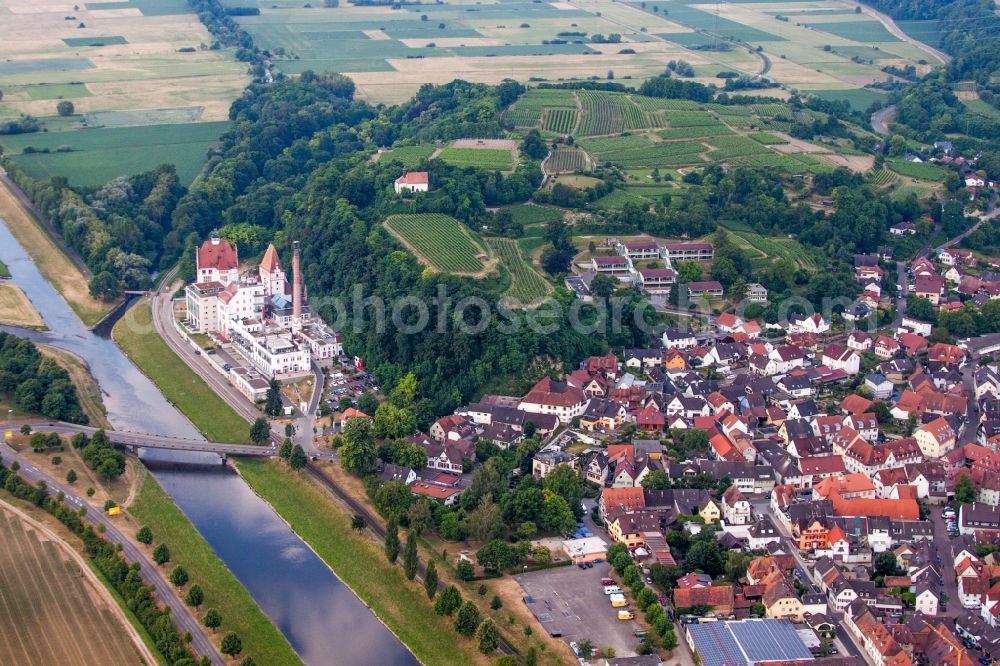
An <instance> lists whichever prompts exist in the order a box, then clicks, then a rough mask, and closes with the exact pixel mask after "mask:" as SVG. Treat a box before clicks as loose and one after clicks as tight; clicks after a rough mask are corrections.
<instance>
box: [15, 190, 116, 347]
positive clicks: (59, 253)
mask: <svg viewBox="0 0 1000 666" xmlns="http://www.w3.org/2000/svg"><path fill="white" fill-rule="evenodd" d="M0 218H3V219H4V221H5V222H6V223H7V228H8V229H10V233H11V234H12V235H13V236H14V238H16V239H17V241H18V243H20V244H21V247H23V248H24V249H25V251H27V252H28V254H30V255H31V258H32V260H33V261H34V262H35V265H36V266H38V270H39V271H40V272H41V273H42V275H44V276H45V278H46V279H47V280H48V281H49V282H50V283H51V284H52V286H54V287H55V288H56V291H58V292H59V293H60V294H62V297H63V298H64V299H66V302H67V303H68V304H69V306H70V307H71V308H72V309H73V312H75V313H76V315H77V316H78V317H79V318H80V321H82V322H83V324H84V325H85V326H87V327H88V328H89V327H91V326H93V325H94V324H96V323H97V322H98V321H100V320H101V318H103V317H104V316H105V315H106V314H107V313H108V312H110V311H111V310H112V309H113V308H114V306H115V303H105V302H104V301H101V300H99V299H96V298H93V297H92V296H91V295H90V291H89V289H88V285H87V283H88V280H87V277H86V276H85V275H84V274H83V273H81V272H80V269H79V268H77V266H76V264H74V263H73V262H72V261H71V260H70V258H69V257H68V256H66V253H65V252H63V250H62V248H60V247H59V246H58V245H57V244H56V242H55V241H54V240H52V237H50V236H49V235H48V234H47V233H45V231H44V230H43V229H42V227H41V226H40V224H39V223H38V222H37V221H36V220H35V219H34V217H33V216H32V215H31V212H30V211H28V210H27V209H26V208H25V207H24V206H23V205H22V204H21V202H20V201H18V199H17V197H16V196H15V195H14V193H13V192H11V190H10V188H9V187H8V186H7V185H6V184H5V183H3V182H0Z"/></svg>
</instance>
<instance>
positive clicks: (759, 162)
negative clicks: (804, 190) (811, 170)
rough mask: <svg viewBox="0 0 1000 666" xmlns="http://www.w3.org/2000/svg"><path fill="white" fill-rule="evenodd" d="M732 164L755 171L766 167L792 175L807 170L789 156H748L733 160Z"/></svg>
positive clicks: (771, 154) (767, 154)
mask: <svg viewBox="0 0 1000 666" xmlns="http://www.w3.org/2000/svg"><path fill="white" fill-rule="evenodd" d="M733 163H734V164H740V165H743V166H747V167H751V168H756V169H763V168H766V167H771V168H775V169H782V170H784V171H787V172H789V173H793V174H796V173H802V172H803V171H807V170H808V169H807V168H806V165H805V164H804V163H803V162H802V161H800V160H797V159H795V157H793V156H791V155H776V154H775V153H762V154H760V155H748V156H746V157H740V158H737V159H735V160H733Z"/></svg>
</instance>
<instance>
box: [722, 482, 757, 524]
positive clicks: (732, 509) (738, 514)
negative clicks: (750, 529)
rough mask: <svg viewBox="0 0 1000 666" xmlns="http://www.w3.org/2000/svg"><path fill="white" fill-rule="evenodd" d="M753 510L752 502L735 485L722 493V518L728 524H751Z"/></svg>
mask: <svg viewBox="0 0 1000 666" xmlns="http://www.w3.org/2000/svg"><path fill="white" fill-rule="evenodd" d="M752 515H753V511H752V509H751V506H750V502H748V501H747V499H746V498H745V497H744V496H743V493H741V492H740V489H739V488H737V487H736V486H735V485H732V486H729V488H727V489H726V492H724V493H723V494H722V518H723V520H725V521H726V524H727V525H749V524H750V522H751V519H752Z"/></svg>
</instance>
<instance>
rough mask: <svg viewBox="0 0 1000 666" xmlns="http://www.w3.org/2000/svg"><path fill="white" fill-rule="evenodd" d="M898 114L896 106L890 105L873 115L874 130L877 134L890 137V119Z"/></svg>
mask: <svg viewBox="0 0 1000 666" xmlns="http://www.w3.org/2000/svg"><path fill="white" fill-rule="evenodd" d="M895 114H896V105H895V104H890V105H889V106H887V107H885V108H883V109H879V110H878V111H876V112H875V113H873V114H872V129H873V130H875V132H876V133H877V134H881V135H882V136H889V135H890V134H892V132H890V131H889V123H888V119H889V118H890V117H891V116H894V115H895Z"/></svg>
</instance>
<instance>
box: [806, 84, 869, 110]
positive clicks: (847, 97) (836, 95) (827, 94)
mask: <svg viewBox="0 0 1000 666" xmlns="http://www.w3.org/2000/svg"><path fill="white" fill-rule="evenodd" d="M807 92H808V93H809V94H810V95H814V96H815V97H819V98H820V99H824V100H827V101H830V102H835V101H840V100H844V101H846V102H847V103H848V104H850V105H851V107H852V108H854V109H856V110H858V111H867V110H868V107H870V106H871V105H872V104H874V103H875V102H885V101H886V99H888V96H887V95H886V94H885V93H881V92H878V91H877V90H871V89H870V88H853V89H846V90H809V91H807Z"/></svg>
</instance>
